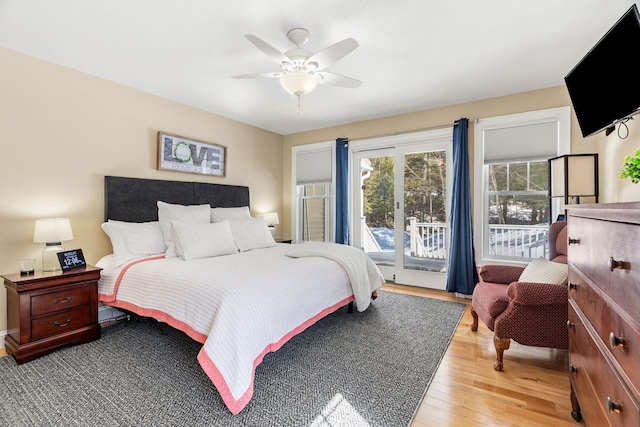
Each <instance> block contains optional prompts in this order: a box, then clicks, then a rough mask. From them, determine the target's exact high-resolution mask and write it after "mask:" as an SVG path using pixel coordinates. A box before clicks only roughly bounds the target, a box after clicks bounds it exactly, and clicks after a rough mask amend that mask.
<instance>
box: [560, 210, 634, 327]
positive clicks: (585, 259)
mask: <svg viewBox="0 0 640 427" xmlns="http://www.w3.org/2000/svg"><path fill="white" fill-rule="evenodd" d="M568 237H569V238H570V239H577V240H578V242H577V243H572V244H570V245H569V247H568V259H569V264H570V265H573V266H574V267H575V268H577V269H578V270H580V271H581V272H582V273H583V274H584V275H585V276H586V277H589V278H590V279H591V281H592V282H593V283H595V284H596V285H597V286H598V287H599V288H600V289H602V290H603V291H604V292H605V293H607V294H608V295H609V297H610V298H611V299H612V300H614V301H616V302H617V303H618V304H619V305H620V307H621V308H622V309H623V310H625V311H626V312H628V313H629V315H630V316H631V317H632V318H635V319H640V304H638V301H640V268H638V266H639V265H640V251H638V250H637V245H638V242H639V241H640V227H638V226H637V225H633V224H627V223H612V222H608V221H600V220H595V219H590V218H581V217H571V220H570V221H569V224H568ZM610 260H614V261H617V262H620V263H621V266H622V268H613V270H612V269H611V268H610ZM632 266H633V268H632Z"/></svg>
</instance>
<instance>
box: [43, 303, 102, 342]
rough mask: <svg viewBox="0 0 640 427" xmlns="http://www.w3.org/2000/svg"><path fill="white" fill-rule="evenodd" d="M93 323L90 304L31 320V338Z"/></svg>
mask: <svg viewBox="0 0 640 427" xmlns="http://www.w3.org/2000/svg"><path fill="white" fill-rule="evenodd" d="M90 323H91V317H90V315H89V306H88V305H87V306H85V307H80V308H77V309H75V310H70V311H64V312H60V313H57V314H52V315H51V316H46V317H40V318H38V319H33V320H32V321H31V339H32V340H37V339H40V338H44V337H47V336H50V335H56V334H60V333H62V332H65V331H67V330H73V329H77V328H81V327H83V326H86V325H88V324H90Z"/></svg>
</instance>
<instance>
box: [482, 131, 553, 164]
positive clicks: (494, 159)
mask: <svg viewBox="0 0 640 427" xmlns="http://www.w3.org/2000/svg"><path fill="white" fill-rule="evenodd" d="M557 155H558V122H557V121H553V122H546V123H536V124H529V125H521V126H513V127H505V128H498V129H487V130H485V132H484V164H485V165H486V164H494V163H509V162H516V161H533V160H546V159H549V158H551V157H555V156H557Z"/></svg>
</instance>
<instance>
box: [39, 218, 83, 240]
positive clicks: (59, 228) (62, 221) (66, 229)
mask: <svg viewBox="0 0 640 427" xmlns="http://www.w3.org/2000/svg"><path fill="white" fill-rule="evenodd" d="M66 240H73V232H72V231H71V223H70V222H69V218H48V219H38V220H36V227H35V229H34V231H33V241H34V242H35V243H53V242H64V241H66Z"/></svg>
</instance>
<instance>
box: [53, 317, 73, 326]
mask: <svg viewBox="0 0 640 427" xmlns="http://www.w3.org/2000/svg"><path fill="white" fill-rule="evenodd" d="M69 323H71V317H67V322H66V323H60V322H58V321H57V320H56V321H55V322H53V324H54V325H55V326H57V327H59V328H64V327H65V326H67V325H68V324H69Z"/></svg>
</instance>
